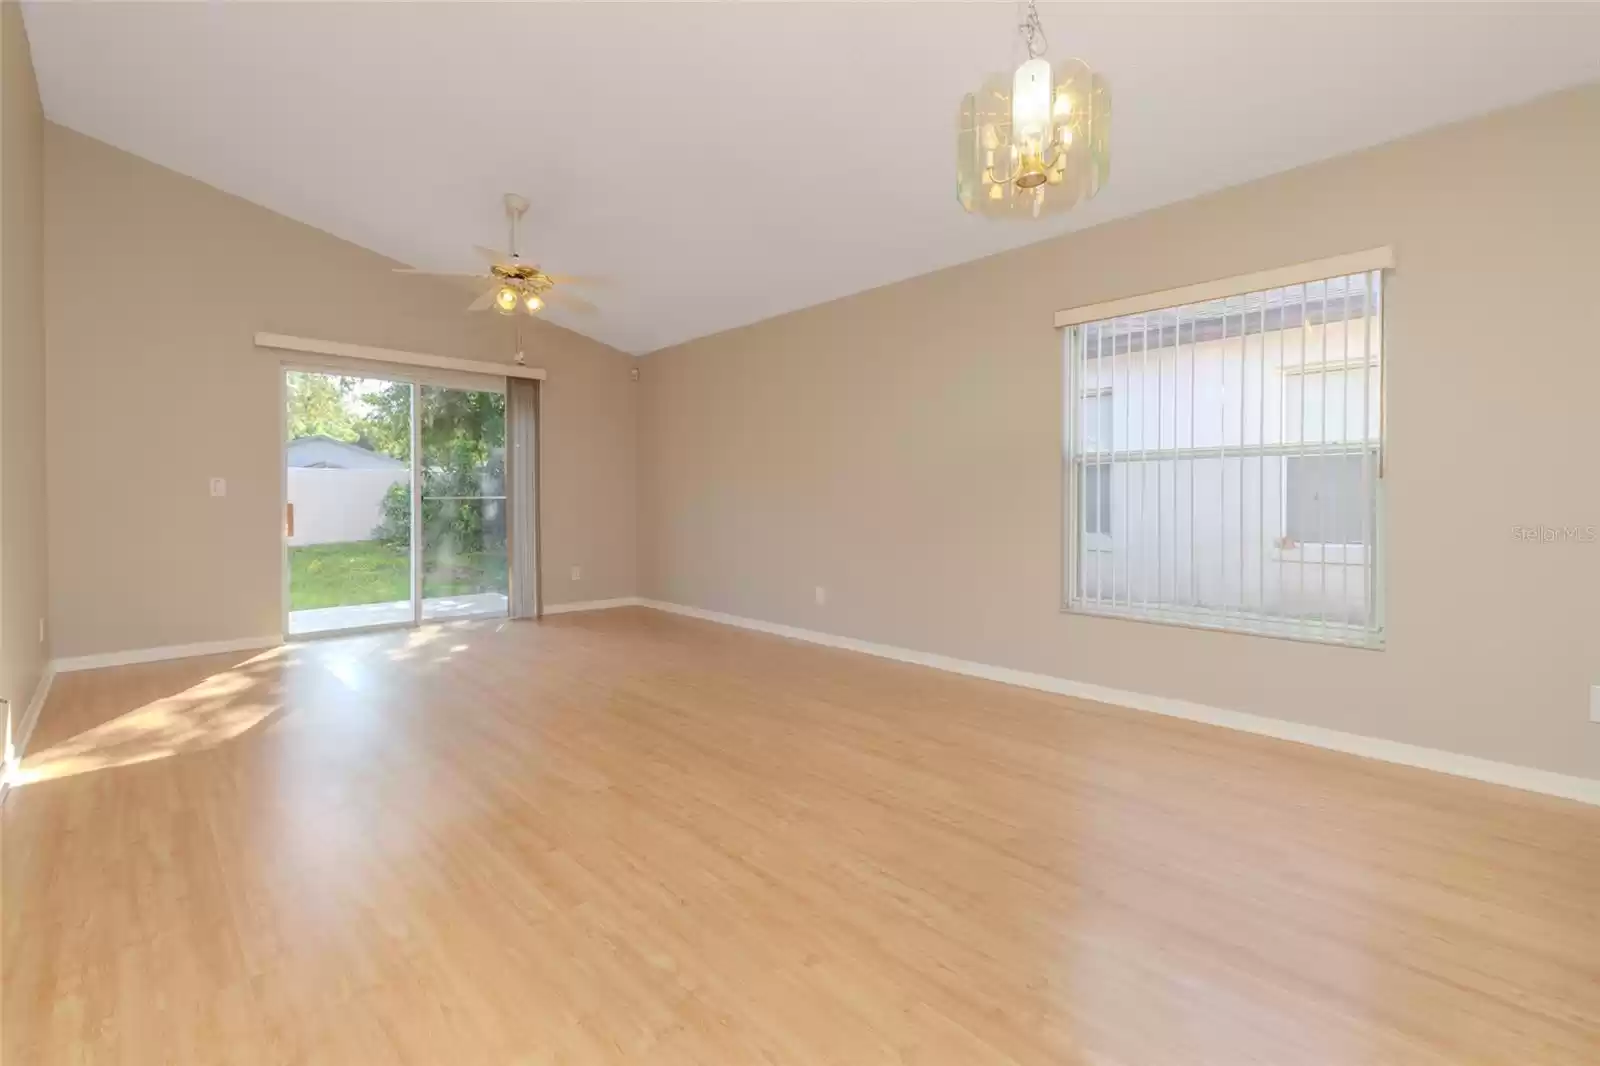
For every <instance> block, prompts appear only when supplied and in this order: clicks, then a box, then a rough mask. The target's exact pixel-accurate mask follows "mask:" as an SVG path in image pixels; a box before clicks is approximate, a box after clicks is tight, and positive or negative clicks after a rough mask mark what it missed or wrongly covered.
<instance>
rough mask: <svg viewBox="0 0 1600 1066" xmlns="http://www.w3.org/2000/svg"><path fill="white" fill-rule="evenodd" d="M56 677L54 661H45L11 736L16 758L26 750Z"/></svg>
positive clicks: (19, 758) (20, 756) (19, 759)
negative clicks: (14, 733)
mask: <svg viewBox="0 0 1600 1066" xmlns="http://www.w3.org/2000/svg"><path fill="white" fill-rule="evenodd" d="M55 679H56V667H55V664H54V663H45V664H44V672H43V673H41V674H40V675H39V683H38V684H37V685H35V686H34V687H33V698H32V699H30V700H29V701H28V709H27V710H25V711H23V712H22V722H21V724H20V725H18V727H17V734H16V736H15V737H13V738H12V743H13V744H15V746H16V749H17V760H18V761H19V762H20V761H21V759H22V756H23V755H24V754H26V752H27V750H28V741H29V739H31V738H32V736H33V727H34V726H36V725H38V724H39V712H40V711H41V710H43V709H44V701H45V700H47V699H49V698H50V685H51V683H52V682H53V681H55Z"/></svg>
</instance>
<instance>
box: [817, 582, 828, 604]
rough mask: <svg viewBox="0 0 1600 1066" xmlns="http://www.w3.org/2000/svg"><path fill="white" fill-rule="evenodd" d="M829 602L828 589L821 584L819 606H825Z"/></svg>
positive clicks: (818, 591)
mask: <svg viewBox="0 0 1600 1066" xmlns="http://www.w3.org/2000/svg"><path fill="white" fill-rule="evenodd" d="M827 602H828V590H827V589H825V588H823V587H822V586H821V585H818V586H817V606H818V607H821V606H824V605H825V604H826V603H827Z"/></svg>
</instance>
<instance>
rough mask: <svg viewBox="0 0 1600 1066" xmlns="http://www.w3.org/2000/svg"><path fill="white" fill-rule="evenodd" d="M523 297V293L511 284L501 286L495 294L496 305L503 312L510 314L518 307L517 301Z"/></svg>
mask: <svg viewBox="0 0 1600 1066" xmlns="http://www.w3.org/2000/svg"><path fill="white" fill-rule="evenodd" d="M521 299H522V295H521V294H520V293H518V292H517V290H516V289H513V288H512V287H511V286H510V285H502V286H500V291H499V292H497V293H495V294H494V305H495V306H496V307H498V308H499V309H500V310H501V312H503V313H505V314H510V313H511V312H513V311H515V310H516V309H517V303H518V302H519V301H520V300H521Z"/></svg>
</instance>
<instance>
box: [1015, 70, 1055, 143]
mask: <svg viewBox="0 0 1600 1066" xmlns="http://www.w3.org/2000/svg"><path fill="white" fill-rule="evenodd" d="M1050 96H1051V93H1050V61H1049V60H1047V59H1030V60H1028V61H1027V62H1026V63H1024V64H1022V66H1020V67H1018V68H1017V73H1016V74H1015V75H1014V76H1013V77H1012V79H1011V135H1012V136H1013V137H1015V138H1016V139H1017V142H1018V143H1020V144H1031V143H1032V142H1034V141H1042V140H1043V139H1044V136H1045V132H1046V131H1047V130H1048V129H1049V128H1050Z"/></svg>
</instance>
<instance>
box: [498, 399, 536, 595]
mask: <svg viewBox="0 0 1600 1066" xmlns="http://www.w3.org/2000/svg"><path fill="white" fill-rule="evenodd" d="M506 445H507V447H506V455H507V458H508V459H509V462H508V463H507V467H508V469H507V471H506V482H507V487H508V488H509V490H510V495H511V509H510V513H509V514H508V515H507V518H508V519H509V520H510V536H509V537H507V542H508V543H509V544H510V552H511V559H510V565H511V574H510V577H511V581H510V586H511V588H510V593H511V605H510V606H511V610H510V613H511V617H512V618H537V617H538V616H539V383H538V382H537V381H529V380H526V379H524V378H507V379H506Z"/></svg>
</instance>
